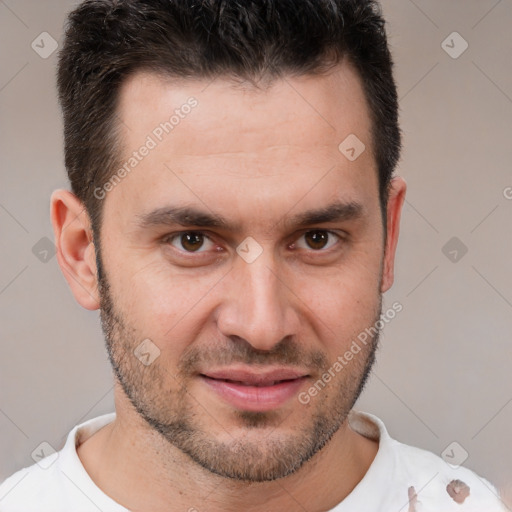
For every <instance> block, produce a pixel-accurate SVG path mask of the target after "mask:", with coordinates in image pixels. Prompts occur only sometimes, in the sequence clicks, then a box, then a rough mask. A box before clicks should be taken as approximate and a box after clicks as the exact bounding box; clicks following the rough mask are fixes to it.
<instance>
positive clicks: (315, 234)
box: [305, 231, 329, 249]
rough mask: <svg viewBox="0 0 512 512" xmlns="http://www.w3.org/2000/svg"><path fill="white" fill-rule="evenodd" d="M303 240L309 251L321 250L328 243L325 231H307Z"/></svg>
mask: <svg viewBox="0 0 512 512" xmlns="http://www.w3.org/2000/svg"><path fill="white" fill-rule="evenodd" d="M305 238H306V243H307V244H308V245H309V247H311V249H323V248H324V247H325V246H326V244H327V242H328V241H329V235H328V233H326V232H325V231H309V232H308V233H306V234H305Z"/></svg>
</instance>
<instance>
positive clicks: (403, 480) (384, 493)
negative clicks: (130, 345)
mask: <svg viewBox="0 0 512 512" xmlns="http://www.w3.org/2000/svg"><path fill="white" fill-rule="evenodd" d="M114 419H115V413H111V414H106V415H104V416H100V417H98V418H94V419H92V420H89V421H86V422H85V423H82V424H81V425H77V426H76V427H75V428H73V430H71V432H70V433H69V435H68V437H67V441H66V444H65V446H64V448H62V450H60V451H59V452H56V453H53V454H52V455H49V456H48V457H45V458H43V459H41V461H39V462H38V463H37V464H34V465H33V466H30V467H28V468H24V469H21V470H20V471H18V472H17V473H14V474H13V475H12V476H11V477H9V478H8V479H7V480H5V481H4V482H3V483H2V484H1V485H0V511H1V512H36V511H37V512H98V511H101V512H127V509H126V508H124V507H123V506H121V505H120V504H118V503H117V502H115V501H114V500H113V499H112V498H110V497H109V496H107V495H106V494H105V493H103V492H102V491H101V490H100V489H99V488H98V487H97V486H96V484H95V483H94V482H93V481H92V480H91V478H90V476H89V475H88V474H87V472H86V471H85V469H84V467H83V465H82V463H81V461H80V459H79V458H78V455H77V452H76V446H77V445H79V444H81V443H83V442H84V441H85V440H86V439H87V438H88V437H90V436H91V435H92V434H94V433H95V432H97V431H98V430H99V429H100V428H102V427H103V426H105V425H107V424H108V423H110V422H111V421H113V420H114ZM349 422H350V426H351V427H352V429H353V430H355V431H356V432H359V433H360V434H362V435H364V436H366V437H369V438H372V439H376V440H379V450H378V452H377V455H376V457H375V459H374V461H373V463H372V464H371V466H370V468H369V469H368V471H367V472H366V475H365V476H364V477H363V479H362V480H361V481H360V482H359V484H358V485H357V486H356V487H355V489H354V490H353V491H352V492H351V493H350V494H349V495H348V496H347V497H346V498H345V499H344V500H343V501H342V502H341V503H340V504H338V505H337V506H336V507H335V508H334V509H332V511H331V512H450V511H452V510H453V511H458V512H505V511H506V507H505V506H504V505H503V503H502V502H501V500H500V499H499V497H498V493H497V491H496V489H495V488H494V487H493V486H492V485H491V484H490V483H489V482H488V481H487V480H485V479H484V478H481V477H479V476H478V475H476V474H475V473H473V472H472V471H470V470H468V469H466V468H464V467H458V468H455V467H453V466H450V465H449V464H447V463H446V462H445V461H444V460H443V459H442V458H441V457H438V456H437V455H434V454H433V453H430V452H428V451H425V450H421V449H419V448H414V447H412V446H407V445H405V444H402V443H400V442H398V441H395V440H394V439H391V437H390V436H389V434H388V432H387V430H386V427H385V426H384V423H383V422H382V421H381V420H380V419H379V418H377V417H376V416H373V415H372V414H368V413H363V412H356V411H352V412H351V413H350V416H349ZM412 487H413V488H414V489H412ZM468 493H469V494H468ZM466 495H467V496H466ZM464 496H466V497H465V499H464V500H463V502H462V503H458V502H457V501H461V499H462V498H463V497H464Z"/></svg>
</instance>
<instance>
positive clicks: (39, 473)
mask: <svg viewBox="0 0 512 512" xmlns="http://www.w3.org/2000/svg"><path fill="white" fill-rule="evenodd" d="M58 457H59V452H57V453H53V454H52V455H50V456H48V457H46V458H45V459H43V460H42V461H41V462H43V463H44V465H41V466H40V465H38V464H34V465H32V466H29V467H26V468H23V469H20V470H19V471H17V472H16V473H14V474H13V475H11V476H10V477H9V478H7V479H6V480H5V481H4V482H3V483H2V484H0V510H2V511H4V510H5V511H8V512H17V511H20V512H21V511H25V512H26V511H27V510H35V507H40V509H41V510H46V509H45V508H44V507H45V506H46V505H47V504H46V501H47V498H48V497H49V496H59V495H60V494H61V492H62V488H61V487H62V485H61V484H62V476H61V475H60V474H57V471H58V469H57V467H58V466H57V465H56V464H55V462H56V461H57V459H58Z"/></svg>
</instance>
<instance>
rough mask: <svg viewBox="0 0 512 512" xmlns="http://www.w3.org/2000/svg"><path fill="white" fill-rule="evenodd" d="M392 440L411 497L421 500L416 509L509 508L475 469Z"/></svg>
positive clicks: (477, 511)
mask: <svg viewBox="0 0 512 512" xmlns="http://www.w3.org/2000/svg"><path fill="white" fill-rule="evenodd" d="M390 443H391V446H392V447H393V449H394V451H395V452H396V456H397V470H398V472H399V473H400V474H401V476H402V478H403V479H404V481H406V482H407V484H408V487H407V490H408V497H409V499H410V501H416V503H417V507H416V511H415V512H420V511H421V510H430V508H429V506H432V507H440V506H442V507H443V510H446V511H449V510H452V509H453V510H460V511H461V512H462V511H463V512H472V511H473V512H481V511H483V510H485V511H486V512H504V511H505V510H506V508H505V505H504V504H503V502H502V501H501V499H500V496H499V493H498V491H497V489H496V488H495V487H494V486H493V485H492V484H491V483H490V482H489V481H488V480H486V479H485V478H484V477H482V476H480V475H478V474H477V473H475V472H474V471H472V470H470V469H468V468H466V467H463V466H457V465H452V464H449V463H448V462H446V461H445V460H444V459H443V458H441V457H440V456H438V455H436V454H434V453H432V452H430V451H427V450H423V449H421V448H417V447H414V446H409V445H406V444H403V443H400V442H398V441H396V440H393V439H391V440H390ZM422 507H423V508H422Z"/></svg>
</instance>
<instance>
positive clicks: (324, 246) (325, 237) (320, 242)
mask: <svg viewBox="0 0 512 512" xmlns="http://www.w3.org/2000/svg"><path fill="white" fill-rule="evenodd" d="M340 238H341V237H340V236H339V235H337V234H336V233H333V232H332V231H326V230H324V229H315V230H313V231H307V232H306V233H304V234H303V235H302V236H301V237H300V238H299V240H298V242H296V243H295V244H293V245H294V246H295V247H298V248H299V249H313V250H314V251H322V250H324V251H325V250H328V249H330V248H331V247H333V246H334V245H336V244H337V243H338V242H339V240H340ZM302 240H304V242H302Z"/></svg>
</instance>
